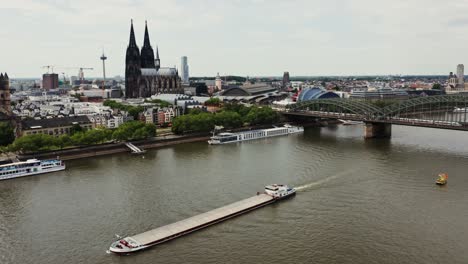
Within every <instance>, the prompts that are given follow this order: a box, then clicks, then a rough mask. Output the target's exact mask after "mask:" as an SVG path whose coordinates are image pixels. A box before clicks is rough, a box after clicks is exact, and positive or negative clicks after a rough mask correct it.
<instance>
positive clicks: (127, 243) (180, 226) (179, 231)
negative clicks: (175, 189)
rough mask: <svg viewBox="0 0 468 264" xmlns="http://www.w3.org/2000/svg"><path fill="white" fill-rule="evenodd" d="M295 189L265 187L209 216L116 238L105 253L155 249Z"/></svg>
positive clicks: (202, 215)
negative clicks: (255, 193)
mask: <svg viewBox="0 0 468 264" xmlns="http://www.w3.org/2000/svg"><path fill="white" fill-rule="evenodd" d="M294 194H296V189H294V188H292V187H289V186H287V185H282V184H271V185H267V186H265V192H264V193H260V192H259V193H257V195H255V196H253V197H250V198H247V199H244V200H241V201H238V202H235V203H232V204H229V205H226V206H223V207H220V208H217V209H214V210H211V211H209V212H206V213H203V214H199V215H196V216H192V217H190V218H187V219H184V220H181V221H178V222H175V223H172V224H169V225H166V226H162V227H158V228H156V229H153V230H149V231H146V232H144V233H141V234H138V235H134V236H131V237H130V236H128V237H125V238H120V237H119V240H117V241H115V242H113V243H112V244H111V246H110V248H109V251H110V252H112V253H116V254H129V253H132V252H135V251H139V250H143V249H146V248H149V247H151V246H154V245H158V244H161V243H164V242H167V241H169V240H172V239H175V238H178V237H181V236H183V235H186V234H190V233H192V232H195V231H197V230H200V229H202V228H205V227H208V226H211V225H214V224H217V223H220V222H222V221H225V220H227V219H230V218H233V217H236V216H239V215H242V214H245V213H248V212H250V211H253V210H255V209H258V208H261V207H263V206H266V205H268V204H271V203H274V202H276V201H279V200H282V199H284V198H287V197H291V196H293V195H294Z"/></svg>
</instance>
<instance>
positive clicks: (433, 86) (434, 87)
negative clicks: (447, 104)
mask: <svg viewBox="0 0 468 264" xmlns="http://www.w3.org/2000/svg"><path fill="white" fill-rule="evenodd" d="M432 89H433V90H442V85H440V83H434V84H433V85H432Z"/></svg>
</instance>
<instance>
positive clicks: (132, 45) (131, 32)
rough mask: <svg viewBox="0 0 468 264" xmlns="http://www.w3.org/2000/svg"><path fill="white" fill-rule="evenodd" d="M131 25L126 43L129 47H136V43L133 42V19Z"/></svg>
mask: <svg viewBox="0 0 468 264" xmlns="http://www.w3.org/2000/svg"><path fill="white" fill-rule="evenodd" d="M130 23H131V25H130V42H129V43H128V46H129V47H137V44H136V41H135V31H134V30H133V19H132V20H131V22H130Z"/></svg>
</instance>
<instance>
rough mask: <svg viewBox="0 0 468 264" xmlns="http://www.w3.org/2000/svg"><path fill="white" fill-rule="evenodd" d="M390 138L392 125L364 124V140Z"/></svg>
mask: <svg viewBox="0 0 468 264" xmlns="http://www.w3.org/2000/svg"><path fill="white" fill-rule="evenodd" d="M391 136H392V124H386V123H372V122H366V123H365V126H364V138H366V139H367V138H390V137H391Z"/></svg>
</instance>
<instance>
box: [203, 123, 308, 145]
mask: <svg viewBox="0 0 468 264" xmlns="http://www.w3.org/2000/svg"><path fill="white" fill-rule="evenodd" d="M301 132H304V128H303V127H299V126H291V125H284V126H282V127H274V128H267V129H257V130H248V131H242V132H237V133H227V132H223V133H219V134H217V135H215V134H214V133H213V136H212V137H211V138H210V140H208V143H209V144H210V145H219V144H228V143H234V142H241V141H246V140H254V139H260V138H268V137H275V136H282V135H289V134H295V133H301Z"/></svg>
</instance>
